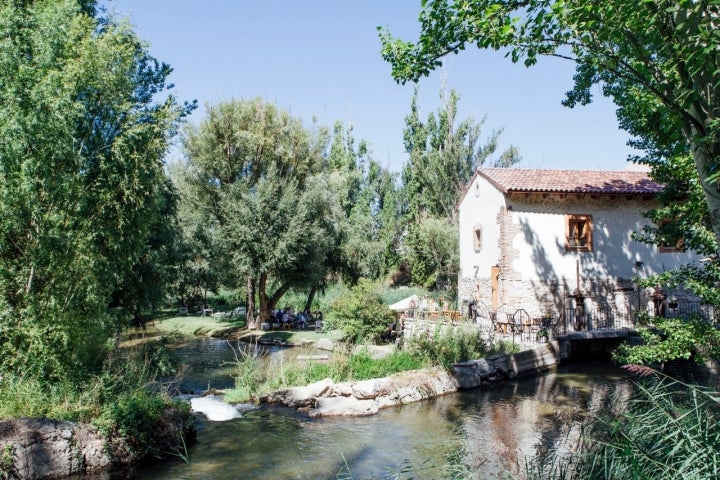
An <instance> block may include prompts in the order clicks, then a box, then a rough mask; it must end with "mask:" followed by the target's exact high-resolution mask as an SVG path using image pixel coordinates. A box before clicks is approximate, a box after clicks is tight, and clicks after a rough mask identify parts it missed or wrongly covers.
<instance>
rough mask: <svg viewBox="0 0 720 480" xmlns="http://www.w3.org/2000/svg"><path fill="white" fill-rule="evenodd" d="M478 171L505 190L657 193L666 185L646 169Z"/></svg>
mask: <svg viewBox="0 0 720 480" xmlns="http://www.w3.org/2000/svg"><path fill="white" fill-rule="evenodd" d="M478 173H479V174H480V176H482V177H484V178H486V179H487V180H488V181H489V182H490V183H492V184H493V185H495V187H497V188H498V189H499V190H500V191H502V192H503V193H509V192H555V193H598V194H640V195H655V194H657V193H659V192H660V191H661V190H662V188H663V187H662V185H660V184H658V183H656V182H655V181H653V180H651V179H650V177H648V175H647V173H645V172H632V171H621V172H611V171H603V170H597V171H592V170H535V169H524V168H481V169H479V170H478Z"/></svg>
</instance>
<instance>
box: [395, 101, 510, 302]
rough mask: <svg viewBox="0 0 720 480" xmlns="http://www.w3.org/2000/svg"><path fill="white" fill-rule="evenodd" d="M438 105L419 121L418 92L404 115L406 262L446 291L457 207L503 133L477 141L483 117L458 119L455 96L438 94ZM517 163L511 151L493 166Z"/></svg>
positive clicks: (453, 265)
mask: <svg viewBox="0 0 720 480" xmlns="http://www.w3.org/2000/svg"><path fill="white" fill-rule="evenodd" d="M440 99H441V101H442V105H441V106H440V108H439V109H438V111H437V112H436V113H430V114H429V115H428V117H427V120H426V121H424V122H423V121H422V120H421V119H420V112H419V109H418V106H417V89H416V90H415V94H414V95H413V99H412V102H411V105H410V113H409V114H408V115H407V116H406V117H405V132H404V137H405V149H406V151H407V152H408V154H409V159H408V161H407V163H406V164H405V166H404V167H403V172H402V176H403V190H404V198H405V206H404V207H405V212H404V216H405V219H406V224H407V225H408V227H407V231H406V232H405V238H404V246H405V252H406V255H405V261H406V263H407V265H408V266H409V267H410V272H411V276H412V280H413V281H414V282H415V283H418V284H420V285H424V286H427V287H436V288H442V289H447V288H451V287H450V286H451V285H453V284H454V282H455V277H456V274H457V269H458V262H459V256H458V248H459V247H458V239H457V211H456V207H457V204H458V201H459V200H460V195H461V194H462V192H463V191H464V189H465V187H466V185H467V184H468V182H469V181H470V179H471V178H472V176H473V175H474V174H475V171H476V170H477V169H478V168H479V167H481V166H483V165H484V164H485V163H486V162H487V161H488V160H490V159H492V158H493V157H494V156H495V154H496V151H497V146H498V138H499V136H500V134H501V130H493V131H492V132H491V133H490V135H489V136H488V138H487V139H486V141H485V142H484V143H481V138H480V136H481V133H482V126H483V123H484V119H483V120H481V121H476V120H474V119H472V118H468V119H465V120H463V121H458V120H457V110H458V100H459V95H458V94H457V93H456V92H455V91H453V90H451V91H450V93H449V95H448V94H447V92H446V91H445V90H442V91H441V92H440ZM519 161H520V156H519V153H518V151H517V149H516V148H515V147H510V148H508V149H507V150H505V151H504V152H502V153H501V154H500V155H499V156H498V157H497V158H496V159H495V161H494V163H493V166H495V167H509V166H512V165H514V164H516V163H517V162H519Z"/></svg>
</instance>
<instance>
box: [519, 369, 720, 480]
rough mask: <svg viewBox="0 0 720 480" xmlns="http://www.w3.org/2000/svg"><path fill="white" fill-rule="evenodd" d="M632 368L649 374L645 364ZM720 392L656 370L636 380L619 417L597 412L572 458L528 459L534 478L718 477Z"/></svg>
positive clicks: (529, 476)
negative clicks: (630, 397) (631, 393)
mask: <svg viewBox="0 0 720 480" xmlns="http://www.w3.org/2000/svg"><path fill="white" fill-rule="evenodd" d="M635 371H638V372H643V373H649V369H647V368H645V367H637V368H636V369H635ZM719 403H720V394H719V393H718V392H715V391H711V390H708V389H706V388H704V387H701V386H697V385H690V384H686V383H682V382H680V381H677V380H673V379H670V378H669V377H666V376H663V375H661V374H659V373H656V372H654V373H652V376H651V377H648V378H646V379H643V380H642V381H639V382H637V385H636V394H635V396H634V397H633V398H632V400H631V401H630V403H629V405H628V408H627V410H626V412H625V413H624V414H623V415H620V416H617V415H610V414H605V415H602V416H600V415H598V416H595V417H594V418H593V419H592V420H591V421H590V422H589V423H588V424H587V425H586V426H585V428H584V432H583V436H582V443H581V445H580V451H579V453H578V454H577V455H576V456H575V457H574V458H571V459H567V458H565V459H555V461H553V459H550V460H549V461H547V460H546V461H545V462H544V463H540V462H537V461H536V462H531V463H530V464H529V465H528V468H527V469H526V470H527V476H528V478H532V479H598V480H599V479H617V480H621V479H623V480H624V479H628V478H647V479H651V478H652V479H655V478H658V479H660V478H661V479H664V480H665V479H668V480H673V479H677V480H681V479H682V480H687V479H698V480H699V479H709V478H719V477H720V423H718V422H719V421H720V408H719V407H720V405H719Z"/></svg>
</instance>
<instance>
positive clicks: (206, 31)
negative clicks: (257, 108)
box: [103, 0, 630, 171]
mask: <svg viewBox="0 0 720 480" xmlns="http://www.w3.org/2000/svg"><path fill="white" fill-rule="evenodd" d="M103 4H105V5H107V6H108V8H109V9H110V10H111V11H115V12H117V13H119V14H122V15H123V16H128V17H129V18H130V21H131V23H132V24H133V25H134V26H135V29H136V31H137V32H138V34H139V35H140V36H141V37H142V38H144V39H145V40H146V41H147V42H148V43H149V44H150V51H151V52H152V54H153V55H154V56H155V57H156V58H158V59H159V60H161V61H164V62H166V63H169V64H170V65H172V67H173V68H174V72H173V74H172V76H171V82H173V83H174V84H175V89H174V90H175V94H176V95H177V96H178V97H179V98H180V99H182V100H192V99H196V100H197V101H198V103H199V105H200V108H198V110H196V111H195V112H194V114H193V115H192V118H191V119H190V121H191V122H194V123H197V122H199V121H200V120H201V119H202V117H203V115H204V106H205V105H206V104H213V103H217V102H220V101H224V100H229V99H232V98H252V97H256V96H260V97H263V98H265V99H267V100H270V101H272V102H274V103H276V104H278V105H279V106H281V107H284V108H286V109H288V110H290V111H291V112H292V113H293V114H294V115H295V116H298V117H300V118H302V119H304V120H305V121H306V122H308V123H309V122H310V121H311V119H312V118H313V116H314V117H316V118H317V119H318V121H319V122H320V123H322V124H326V125H329V126H331V125H332V124H333V123H334V122H335V121H336V120H341V121H343V122H351V123H352V125H353V128H354V132H355V138H356V139H357V140H360V139H364V140H366V141H367V142H369V144H370V146H371V149H372V151H373V154H374V155H373V156H374V158H375V159H376V160H378V161H379V162H381V163H383V164H384V165H386V166H388V167H389V168H391V169H392V170H395V171H397V170H399V169H400V168H401V166H402V164H403V162H404V161H405V160H406V158H407V155H406V154H405V152H404V148H403V142H402V132H403V125H404V117H405V115H406V114H407V113H408V111H409V105H410V100H411V98H412V94H413V86H412V85H404V86H402V85H398V84H396V83H395V82H394V81H393V80H392V78H391V76H390V66H389V65H388V64H387V63H385V62H384V61H383V60H382V58H381V57H380V53H379V51H380V41H379V39H378V36H377V31H376V27H377V26H387V27H389V28H390V30H391V32H392V33H393V34H395V35H396V36H399V37H401V38H403V39H406V40H414V39H416V38H417V32H418V22H417V16H418V12H419V9H420V7H419V5H420V0H365V1H361V2H358V1H352V2H351V1H343V0H312V1H309V2H298V1H290V0H282V1H281V0H277V1H276V0H267V1H264V2H257V1H249V0H215V1H210V2H201V1H198V0H104V1H103ZM445 63H446V64H445V66H444V67H443V69H441V70H438V71H437V72H435V73H434V74H433V75H432V76H431V77H429V78H424V79H422V80H421V81H420V84H419V87H420V90H419V97H418V100H419V101H418V103H419V106H420V109H421V116H422V118H423V119H424V118H426V116H427V114H429V113H430V112H433V111H435V110H436V109H437V108H438V106H439V104H440V102H439V92H440V88H441V83H442V82H443V81H445V82H446V84H447V86H448V88H451V89H455V90H457V91H458V93H459V94H460V103H459V118H460V119H463V118H467V117H470V116H472V117H474V118H476V119H481V118H482V117H484V116H485V117H486V120H485V127H484V132H485V133H484V135H483V138H484V137H485V135H487V134H488V133H489V132H490V131H491V130H493V129H503V133H502V135H501V137H500V145H501V147H502V148H506V147H507V146H509V145H514V146H516V147H517V148H518V149H519V150H520V153H521V155H522V157H523V161H522V163H521V164H520V166H521V167H526V168H570V169H598V170H621V169H623V168H626V167H627V165H628V164H627V162H626V158H627V155H628V153H630V149H629V148H628V147H627V146H626V141H627V138H628V135H627V134H626V133H625V132H623V131H621V130H619V129H618V127H617V121H616V119H615V113H614V112H615V108H614V106H613V104H612V103H611V102H610V101H609V100H607V99H605V98H603V97H602V95H600V93H599V91H598V92H596V93H597V94H596V97H595V98H596V100H595V102H594V103H593V104H592V105H590V106H586V107H577V108H574V109H569V108H565V107H563V106H562V105H560V101H561V100H562V99H563V96H564V93H565V92H566V91H567V90H568V89H569V88H570V87H571V86H572V74H573V66H572V65H571V64H570V63H569V62H564V61H560V60H553V59H542V60H541V61H540V63H539V65H536V66H534V67H532V68H530V69H527V68H525V67H524V66H522V65H515V64H512V63H511V62H510V60H509V59H506V58H504V57H503V56H502V54H500V53H498V52H479V51H477V50H472V49H471V50H467V51H465V52H462V53H461V54H460V55H459V56H451V57H448V59H447V60H446V62H445ZM443 79H444V80H443Z"/></svg>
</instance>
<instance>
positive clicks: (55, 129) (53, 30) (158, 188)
mask: <svg viewBox="0 0 720 480" xmlns="http://www.w3.org/2000/svg"><path fill="white" fill-rule="evenodd" d="M170 71H171V69H170V67H169V66H167V65H166V64H163V63H159V62H158V61H157V60H156V59H154V58H153V57H151V56H150V55H149V53H148V51H147V48H146V45H145V44H144V43H143V42H142V41H141V40H139V39H138V38H137V37H136V36H135V34H134V33H133V32H132V30H131V29H130V28H129V27H128V26H127V25H126V24H124V23H122V22H115V21H113V20H111V19H104V18H100V17H98V16H97V14H96V10H95V2H94V1H73V0H36V1H17V2H2V3H0V86H1V88H2V92H3V94H2V98H0V178H2V180H1V181H0V350H2V352H3V355H2V356H0V375H2V371H8V370H9V371H11V372H19V371H22V372H25V374H29V375H33V374H36V375H39V376H42V378H44V379H45V380H57V379H61V378H62V379H64V380H68V379H70V378H72V377H75V378H77V377H82V376H84V375H85V374H86V373H87V369H88V368H89V367H91V366H93V365H94V364H96V362H99V361H100V359H101V358H102V357H101V355H100V354H101V353H102V348H103V346H104V345H105V344H106V340H107V338H108V335H110V334H111V333H112V332H113V330H114V329H116V328H118V325H117V324H116V323H115V322H114V320H113V317H111V316H110V315H108V310H107V307H108V305H109V303H110V301H111V298H112V294H113V292H114V291H116V290H117V289H118V288H119V287H121V286H122V285H125V284H126V283H127V281H128V278H129V277H130V276H132V275H133V270H134V268H135V267H136V266H137V265H138V263H139V262H140V261H141V259H142V256H143V254H144V253H146V252H147V246H148V243H149V238H150V235H151V231H152V228H153V224H154V222H155V221H156V219H157V218H158V213H159V212H160V209H161V208H162V204H163V202H164V195H163V190H164V182H165V177H164V172H163V164H162V161H161V158H162V156H163V155H164V153H165V151H166V148H167V145H168V140H169V137H170V135H171V134H172V133H173V132H174V130H175V128H176V124H177V122H178V121H179V120H180V118H181V117H182V116H183V115H184V114H185V113H187V111H188V108H189V107H183V106H181V105H178V103H177V102H176V100H175V99H174V97H173V96H172V95H166V96H165V97H164V98H165V99H164V100H163V101H162V102H160V103H157V102H155V101H154V97H155V95H156V94H158V93H160V92H163V91H165V90H166V84H165V80H166V78H167V76H168V74H169V73H170Z"/></svg>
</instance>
